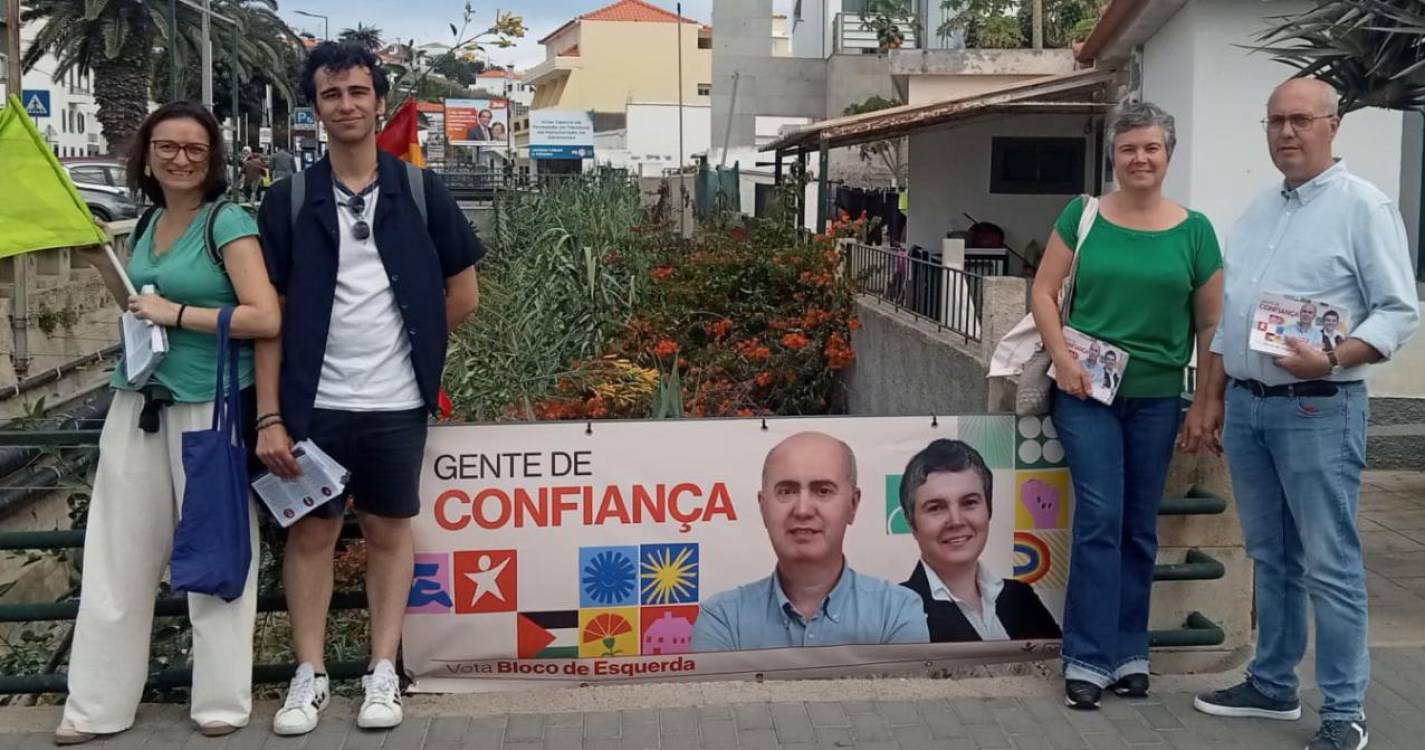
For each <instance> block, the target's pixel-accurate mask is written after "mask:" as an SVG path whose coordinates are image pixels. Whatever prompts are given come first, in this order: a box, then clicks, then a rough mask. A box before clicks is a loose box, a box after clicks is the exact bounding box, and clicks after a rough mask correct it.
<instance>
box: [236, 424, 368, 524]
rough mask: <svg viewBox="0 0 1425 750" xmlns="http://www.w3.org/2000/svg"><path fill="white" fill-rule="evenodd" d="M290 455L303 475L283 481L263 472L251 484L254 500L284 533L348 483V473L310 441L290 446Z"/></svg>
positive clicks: (339, 491) (340, 491)
mask: <svg viewBox="0 0 1425 750" xmlns="http://www.w3.org/2000/svg"><path fill="white" fill-rule="evenodd" d="M292 455H293V457H295V458H296V459H297V468H299V469H300V470H301V472H302V473H301V475H300V476H298V477H297V478H296V479H282V478H280V477H278V476H277V475H275V474H273V473H271V472H264V473H263V474H262V476H260V477H258V478H257V479H255V480H253V483H252V488H253V489H254V490H256V491H257V496H258V497H260V498H262V502H263V503H264V504H266V505H267V509H268V510H270V511H272V517H273V518H276V519H277V523H278V524H280V525H281V526H282V528H284V529H285V528H287V527H288V526H291V525H292V524H294V523H296V522H298V521H300V520H301V519H302V517H303V516H306V515H307V514H308V513H311V512H312V511H314V510H316V509H317V507H318V506H321V505H324V504H326V503H328V502H331V500H332V499H333V498H335V497H337V496H338V495H340V494H341V493H342V490H345V489H346V483H347V482H348V481H350V480H351V472H349V471H347V470H346V469H345V468H343V467H342V465H341V464H339V463H337V462H336V461H335V460H333V459H332V457H331V456H328V455H327V454H326V451H324V450H322V449H321V448H318V447H317V444H316V443H313V442H312V441H310V440H303V441H302V442H300V443H297V444H296V445H295V446H293V447H292Z"/></svg>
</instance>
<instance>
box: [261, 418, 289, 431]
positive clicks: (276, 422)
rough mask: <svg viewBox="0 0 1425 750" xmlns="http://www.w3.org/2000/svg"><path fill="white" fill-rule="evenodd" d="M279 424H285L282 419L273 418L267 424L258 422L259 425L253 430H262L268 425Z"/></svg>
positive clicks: (274, 425)
mask: <svg viewBox="0 0 1425 750" xmlns="http://www.w3.org/2000/svg"><path fill="white" fill-rule="evenodd" d="M279 424H285V423H284V422H283V421H282V420H280V419H275V420H273V421H271V422H268V423H267V424H260V425H258V426H257V429H256V430H255V432H262V431H263V430H265V429H267V428H268V427H276V426H277V425H279Z"/></svg>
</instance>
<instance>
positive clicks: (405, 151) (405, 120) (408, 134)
mask: <svg viewBox="0 0 1425 750" xmlns="http://www.w3.org/2000/svg"><path fill="white" fill-rule="evenodd" d="M376 147H377V148H379V149H381V150H382V151H385V152H386V153H388V154H391V155H392V156H394V157H396V158H398V159H403V160H405V161H408V162H410V163H412V164H414V165H416V166H418V167H424V166H425V165H426V157H425V154H423V153H421V139H420V117H419V114H418V111H417V109H416V99H415V97H411V98H408V99H406V102H405V104H402V105H401V106H400V108H398V109H397V110H396V114H394V115H392V116H391V119H390V120H388V121H387V122H386V127H384V128H382V129H381V133H380V135H377V136H376Z"/></svg>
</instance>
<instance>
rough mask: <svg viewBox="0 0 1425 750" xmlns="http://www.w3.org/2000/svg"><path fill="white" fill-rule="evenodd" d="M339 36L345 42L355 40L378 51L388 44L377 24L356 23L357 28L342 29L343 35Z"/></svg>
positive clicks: (373, 50) (367, 47)
mask: <svg viewBox="0 0 1425 750" xmlns="http://www.w3.org/2000/svg"><path fill="white" fill-rule="evenodd" d="M337 38H338V39H340V40H341V41H343V42H354V43H356V44H359V45H361V46H363V47H365V48H366V49H369V50H371V51H372V52H376V51H378V50H380V49H381V48H382V47H384V46H386V43H385V42H383V41H381V29H379V28H377V27H375V26H367V25H366V24H364V23H358V24H356V28H354V29H346V30H345V31H342V32H341V35H340V36H338V37H337Z"/></svg>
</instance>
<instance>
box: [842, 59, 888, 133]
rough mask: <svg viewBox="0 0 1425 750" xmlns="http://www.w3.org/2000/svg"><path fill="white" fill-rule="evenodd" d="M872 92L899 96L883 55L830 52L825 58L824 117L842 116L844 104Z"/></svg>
mask: <svg viewBox="0 0 1425 750" xmlns="http://www.w3.org/2000/svg"><path fill="white" fill-rule="evenodd" d="M873 96H879V97H881V98H883V99H890V100H893V101H898V100H899V94H898V93H897V92H896V86H895V81H894V80H893V79H892V78H891V61H890V60H889V59H887V58H886V56H884V55H833V56H832V57H831V58H830V59H829V60H827V61H826V112H825V113H824V114H825V115H826V117H827V119H831V118H836V117H842V116H844V113H845V111H846V108H847V107H848V106H850V105H852V104H860V103H861V102H864V101H866V100H867V99H870V98H871V97H873Z"/></svg>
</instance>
